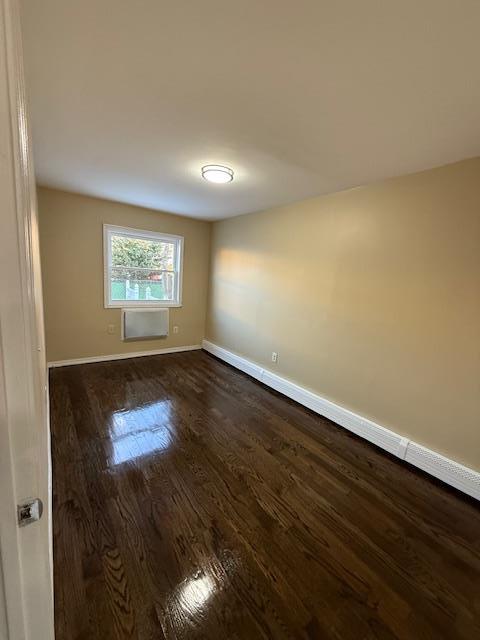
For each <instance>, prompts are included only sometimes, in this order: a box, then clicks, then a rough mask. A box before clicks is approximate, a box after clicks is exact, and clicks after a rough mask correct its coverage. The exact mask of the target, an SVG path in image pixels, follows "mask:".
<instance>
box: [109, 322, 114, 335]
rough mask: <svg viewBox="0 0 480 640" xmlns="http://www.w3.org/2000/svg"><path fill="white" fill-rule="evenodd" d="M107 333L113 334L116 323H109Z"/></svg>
mask: <svg viewBox="0 0 480 640" xmlns="http://www.w3.org/2000/svg"><path fill="white" fill-rule="evenodd" d="M107 333H108V334H110V335H113V334H114V333H115V325H114V324H109V325H108V327H107Z"/></svg>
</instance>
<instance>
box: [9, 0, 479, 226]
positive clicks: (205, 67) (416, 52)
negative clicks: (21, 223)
mask: <svg viewBox="0 0 480 640" xmlns="http://www.w3.org/2000/svg"><path fill="white" fill-rule="evenodd" d="M22 13H23V15H22V17H23V27H24V39H25V56H26V69H27V90H28V92H29V98H30V102H31V112H32V113H31V115H32V121H33V136H34V152H35V162H36V169H37V174H38V181H39V183H40V184H43V185H49V186H52V187H58V188H61V189H66V190H71V191H76V192H80V193H87V194H90V195H95V196H100V197H104V198H109V199H112V200H119V201H122V202H129V203H133V204H138V205H143V206H146V207H152V208H155V209H162V210H167V211H172V212H174V213H179V214H185V215H190V216H195V217H199V218H206V219H216V218H223V217H227V216H231V215H235V214H239V213H246V212H250V211H256V210H259V209H263V208H266V207H270V206H273V205H278V204H283V203H287V202H292V201H294V200H297V199H301V198H305V197H308V196H312V195H316V194H322V193H327V192H331V191H336V190H339V189H344V188H348V187H352V186H356V185H359V184H365V183H368V182H372V181H374V180H378V179H381V178H385V177H389V176H395V175H400V174H403V173H408V172H413V171H417V170H421V169H426V168H430V167H433V166H436V165H441V164H446V163H448V162H453V161H456V160H460V159H463V158H467V157H471V156H476V155H479V154H480V76H479V63H480V36H479V33H480V1H479V0H296V2H295V1H293V0H238V1H237V2H233V0H168V1H167V0H76V1H74V0H42V1H41V2H40V1H39V0H23V2H22ZM207 163H221V164H227V165H229V166H231V167H232V168H233V169H234V170H235V181H234V182H233V183H230V184H227V185H212V184H208V183H207V182H205V181H204V180H203V179H202V178H201V176H200V167H201V166H202V165H204V164H207Z"/></svg>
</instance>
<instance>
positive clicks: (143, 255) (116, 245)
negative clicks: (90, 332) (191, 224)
mask: <svg viewBox="0 0 480 640" xmlns="http://www.w3.org/2000/svg"><path fill="white" fill-rule="evenodd" d="M182 249H183V238H182V237H180V236H172V235H168V234H161V233H156V232H150V231H141V230H138V229H129V228H126V227H114V226H111V225H105V226H104V254H105V255H104V261H105V306H106V307H126V306H162V307H164V306H180V305H181V299H182V297H181V287H182Z"/></svg>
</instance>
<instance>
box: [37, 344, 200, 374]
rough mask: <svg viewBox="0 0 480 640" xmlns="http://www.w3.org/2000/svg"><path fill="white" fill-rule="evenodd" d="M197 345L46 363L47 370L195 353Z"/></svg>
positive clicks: (198, 346)
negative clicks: (188, 352) (167, 354)
mask: <svg viewBox="0 0 480 640" xmlns="http://www.w3.org/2000/svg"><path fill="white" fill-rule="evenodd" d="M201 348H202V346H201V345H199V344H192V345H187V346H185V347H166V348H165V349H152V350H150V351H133V352H131V353H115V354H111V355H108V356H90V357H88V358H73V359H72V360H56V361H54V362H48V363H47V364H48V368H49V369H51V368H53V367H69V366H71V365H73V364H89V363H91V362H108V361H109V360H126V359H127V358H140V357H142V356H159V355H162V354H163V353H178V352H180V351H195V350H196V349H201Z"/></svg>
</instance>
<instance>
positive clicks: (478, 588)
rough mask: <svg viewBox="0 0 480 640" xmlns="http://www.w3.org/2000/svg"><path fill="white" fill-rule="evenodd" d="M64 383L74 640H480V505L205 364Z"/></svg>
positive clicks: (59, 515) (63, 600) (197, 356)
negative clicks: (378, 639)
mask: <svg viewBox="0 0 480 640" xmlns="http://www.w3.org/2000/svg"><path fill="white" fill-rule="evenodd" d="M50 383H51V386H50V394H51V420H52V436H53V438H52V447H53V462H54V554H55V624H56V633H57V636H56V637H57V640H80V639H81V640H86V639H88V640H90V639H92V640H96V639H99V640H100V639H101V640H108V639H114V638H115V639H118V638H121V639H123V638H138V639H142V640H144V639H145V640H146V639H156V640H157V639H162V638H166V639H168V640H170V639H173V638H177V639H186V638H188V639H189V640H194V639H195V640H196V639H200V638H202V639H208V640H223V639H232V640H233V639H235V640H256V639H257V638H258V639H260V638H275V639H279V640H280V639H283V638H336V639H338V640H350V639H351V640H361V639H364V638H381V639H384V640H387V639H388V640H391V639H393V638H402V639H408V640H416V639H429V638H431V639H432V640H433V639H435V640H438V639H442V638H448V639H449V640H453V639H455V638H468V639H469V640H474V639H478V638H480V511H479V508H478V503H475V502H474V501H473V500H469V499H467V498H465V497H463V496H461V495H460V494H458V493H456V492H455V491H453V490H450V489H448V488H446V487H444V486H442V485H441V484H440V483H438V482H436V481H434V480H431V479H430V478H428V477H427V476H425V475H423V474H421V473H420V472H417V471H415V470H414V469H413V468H412V467H408V466H407V465H405V464H404V463H402V462H399V461H397V460H396V459H394V458H392V457H390V456H388V455H386V454H385V453H383V452H381V451H379V450H377V449H375V448H374V447H373V446H371V445H369V444H367V443H366V442H364V441H362V440H361V439H359V438H357V437H355V436H353V435H351V434H349V433H348V432H346V431H345V430H343V429H341V428H340V427H337V426H335V425H334V424H332V423H331V422H329V421H328V420H326V419H323V418H321V417H319V416H317V415H315V414H313V413H311V412H309V411H308V410H306V409H303V408H302V407H300V406H299V405H297V404H295V403H294V402H291V401H289V400H287V399H285V398H283V397H282V396H280V395H278V394H276V393H274V392H272V391H270V390H268V389H267V388H265V387H263V386H262V385H260V384H259V383H257V382H255V381H253V380H251V379H249V378H248V377H247V376H245V375H243V374H242V373H239V372H238V371H236V370H234V369H232V368H230V367H228V366H227V365H225V364H223V363H221V362H219V361H217V360H215V359H214V358H213V357H211V356H209V355H207V354H206V353H204V352H199V351H197V352H189V353H182V354H171V355H162V356H156V357H144V358H137V359H131V360H123V361H117V362H110V363H99V364H90V365H82V366H75V367H65V368H60V369H54V370H52V371H51V378H50ZM452 428H454V425H452Z"/></svg>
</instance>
